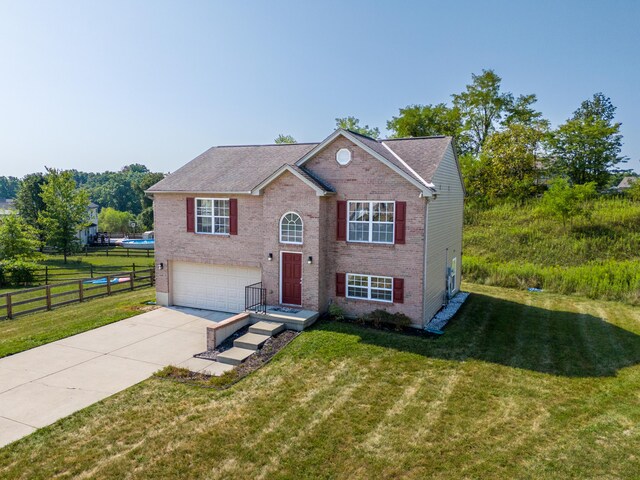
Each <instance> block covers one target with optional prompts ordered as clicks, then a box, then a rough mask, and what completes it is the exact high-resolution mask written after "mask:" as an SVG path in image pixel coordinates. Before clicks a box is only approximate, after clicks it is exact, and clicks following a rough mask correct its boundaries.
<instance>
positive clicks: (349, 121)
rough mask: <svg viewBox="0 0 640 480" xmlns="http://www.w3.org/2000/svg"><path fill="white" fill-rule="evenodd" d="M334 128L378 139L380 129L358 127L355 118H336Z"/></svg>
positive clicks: (358, 124) (358, 123) (358, 122)
mask: <svg viewBox="0 0 640 480" xmlns="http://www.w3.org/2000/svg"><path fill="white" fill-rule="evenodd" d="M336 127H338V128H344V129H345V130H351V131H352V132H356V133H359V134H361V135H365V136H367V137H371V138H380V129H379V128H378V127H373V128H371V127H369V125H364V126H361V125H360V120H359V119H358V118H356V117H343V118H336Z"/></svg>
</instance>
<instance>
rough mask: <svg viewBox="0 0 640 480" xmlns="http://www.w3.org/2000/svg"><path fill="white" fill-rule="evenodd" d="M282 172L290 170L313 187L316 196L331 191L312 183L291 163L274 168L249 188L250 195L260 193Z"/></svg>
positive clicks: (321, 195)
mask: <svg viewBox="0 0 640 480" xmlns="http://www.w3.org/2000/svg"><path fill="white" fill-rule="evenodd" d="M284 172H290V173H292V174H293V175H295V176H296V177H298V178H299V179H300V180H302V181H303V182H304V183H306V184H307V185H309V186H310V187H311V188H313V189H314V190H315V191H316V195H317V196H318V197H323V196H325V195H328V194H330V193H333V192H327V191H326V190H323V189H321V188H320V187H318V185H316V184H315V183H313V182H312V181H310V180H309V179H308V178H306V177H305V176H304V175H302V174H300V172H298V171H297V170H296V169H294V168H292V167H291V165H283V166H281V167H280V168H279V169H278V170H276V171H275V172H273V173H272V174H271V175H269V176H268V177H267V178H265V179H264V180H263V181H262V182H260V183H259V184H258V185H256V186H255V187H254V188H253V190H251V194H252V195H262V192H263V191H264V189H265V187H266V186H267V185H269V184H270V183H271V182H273V181H274V180H275V179H276V178H278V177H279V176H280V175H282V174H283V173H284Z"/></svg>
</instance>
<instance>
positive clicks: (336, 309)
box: [329, 303, 344, 322]
mask: <svg viewBox="0 0 640 480" xmlns="http://www.w3.org/2000/svg"><path fill="white" fill-rule="evenodd" d="M329 316H331V318H332V319H333V320H337V321H339V322H341V321H342V320H344V310H343V308H342V307H341V306H340V305H338V304H337V303H332V304H331V305H329Z"/></svg>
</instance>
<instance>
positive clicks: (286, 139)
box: [274, 133, 298, 144]
mask: <svg viewBox="0 0 640 480" xmlns="http://www.w3.org/2000/svg"><path fill="white" fill-rule="evenodd" d="M274 142H276V143H277V144H281V143H298V142H296V139H295V138H293V137H292V136H291V135H284V134H282V133H281V134H280V135H278V136H277V137H276V138H275V140H274Z"/></svg>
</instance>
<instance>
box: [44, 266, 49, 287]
mask: <svg viewBox="0 0 640 480" xmlns="http://www.w3.org/2000/svg"><path fill="white" fill-rule="evenodd" d="M44 284H45V285H49V265H45V266H44Z"/></svg>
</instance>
